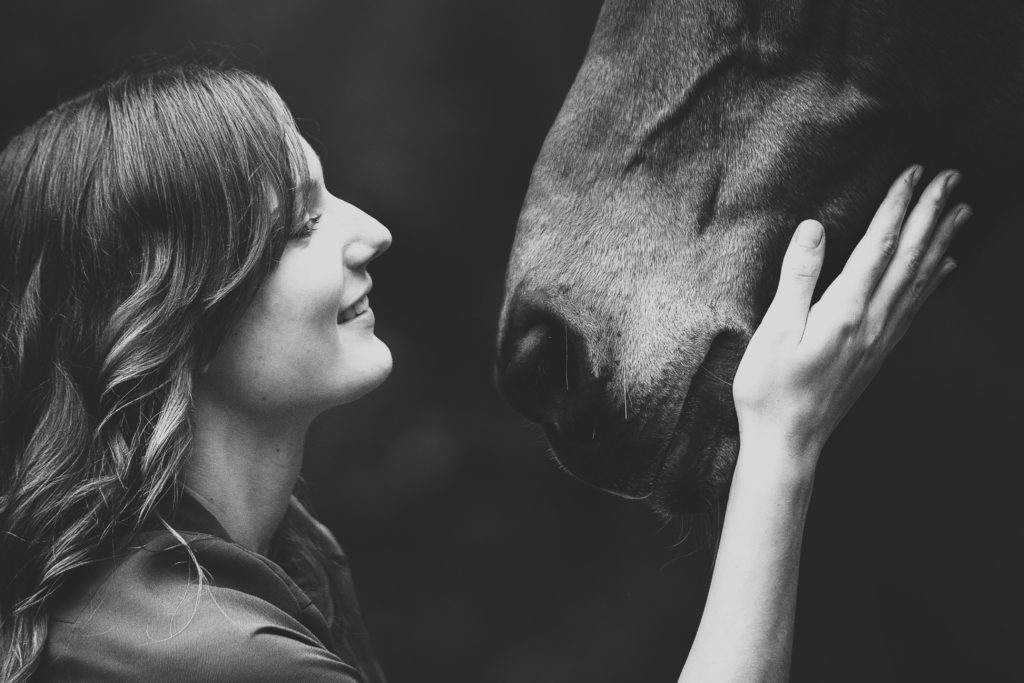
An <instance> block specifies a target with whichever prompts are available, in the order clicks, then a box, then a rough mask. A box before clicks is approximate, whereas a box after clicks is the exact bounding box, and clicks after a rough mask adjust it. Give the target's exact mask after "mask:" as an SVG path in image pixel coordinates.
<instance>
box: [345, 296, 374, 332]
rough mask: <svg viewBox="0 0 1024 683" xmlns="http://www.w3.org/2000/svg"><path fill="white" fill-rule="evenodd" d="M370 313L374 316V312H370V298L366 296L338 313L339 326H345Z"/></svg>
mask: <svg viewBox="0 0 1024 683" xmlns="http://www.w3.org/2000/svg"><path fill="white" fill-rule="evenodd" d="M368 313H369V314H371V315H372V311H370V298H369V297H368V296H367V295H365V294H364V295H363V296H361V297H359V299H358V300H357V301H356V302H355V303H354V304H352V305H351V306H349V307H348V308H343V309H342V310H341V311H339V312H338V324H339V325H343V324H345V323H347V322H349V321H351V320H355V319H356V318H360V317H363V316H365V315H366V314H368Z"/></svg>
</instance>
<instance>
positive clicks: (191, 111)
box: [0, 63, 308, 681]
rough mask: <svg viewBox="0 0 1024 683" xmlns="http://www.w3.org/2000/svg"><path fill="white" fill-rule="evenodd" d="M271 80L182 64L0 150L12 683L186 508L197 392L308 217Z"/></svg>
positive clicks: (299, 160)
mask: <svg viewBox="0 0 1024 683" xmlns="http://www.w3.org/2000/svg"><path fill="white" fill-rule="evenodd" d="M306 180H308V168H307V165H306V161H305V156H304V154H303V152H302V147H301V138H300V136H299V133H298V131H297V129H296V126H295V122H294V120H293V118H292V116H291V114H290V113H289V111H288V109H287V108H286V106H285V105H284V103H283V102H282V101H281V99H280V97H279V96H278V95H277V93H276V92H275V91H274V89H273V88H272V87H271V86H270V85H269V84H267V83H266V82H265V81H263V80H262V79H260V78H258V77H257V76H254V75H252V74H250V73H247V72H245V71H242V70H238V69H235V68H231V67H220V66H210V65H202V64H197V63H189V64H178V65H174V66H164V67H160V68H157V69H151V70H148V71H145V72H140V73H136V74H132V75H127V76H123V77H120V78H118V79H116V80H113V81H111V82H109V83H107V84H105V85H103V86H101V87H99V88H97V89H96V90H93V91H91V92H88V93H86V94H84V95H82V96H80V97H78V98H76V99H74V100H71V101H69V102H66V103H65V104H63V105H61V106H59V107H57V108H56V109H54V110H53V111H50V112H49V113H47V114H46V115H45V116H43V117H42V118H41V119H40V120H39V121H37V122H36V123H34V124H33V125H31V126H30V127H29V128H28V129H26V130H25V131H23V132H22V133H21V134H19V135H18V136H17V137H15V138H14V139H13V140H12V141H11V142H10V144H9V145H8V146H7V147H6V149H4V150H3V152H2V153H0V330H2V338H0V679H2V680H5V681H6V680H15V681H21V680H27V679H28V678H29V677H30V676H31V674H32V672H33V671H34V670H35V668H36V667H37V666H38V662H39V658H40V656H41V653H42V651H43V648H44V646H45V642H46V637H47V622H48V613H47V600H48V599H49V598H50V597H51V596H52V595H53V594H54V593H55V592H56V591H57V590H58V589H59V588H60V587H61V585H62V582H63V581H64V579H65V577H66V576H67V575H68V573H69V572H70V571H72V570H74V569H76V568H78V567H81V566H83V565H85V564H88V563H90V562H92V561H95V560H97V559H99V558H101V557H103V556H104V555H106V556H109V555H110V554H111V552H112V549H113V547H114V544H115V540H116V539H118V538H124V537H125V536H126V535H130V534H131V533H132V532H133V531H135V530H138V529H140V528H141V527H142V525H143V524H145V523H147V522H148V521H150V520H152V519H153V518H154V517H155V515H156V514H157V510H158V507H157V506H158V505H159V504H161V503H162V501H165V500H168V499H169V498H172V497H173V496H174V495H176V492H177V491H179V490H180V486H181V481H180V477H181V473H182V467H183V464H184V460H185V458H186V456H187V454H188V452H189V449H190V444H191V424H190V418H189V414H190V408H191V396H192V377H193V373H194V372H195V371H196V369H197V368H199V367H201V366H202V365H203V364H204V363H205V362H207V361H208V359H209V358H210V357H211V356H212V354H213V353H214V352H215V351H216V348H217V345H218V343H219V341H220V339H221V338H222V337H223V335H224V333H225V331H226V329H227V328H228V326H229V325H230V324H231V323H232V322H233V321H234V320H237V317H238V315H239V314H240V313H241V312H242V311H243V310H244V308H245V307H246V306H247V305H248V304H249V303H250V302H251V300H252V297H253V295H254V294H255V292H256V290H257V289H258V288H259V286H260V285H261V284H262V282H263V281H264V279H265V278H266V276H267V275H268V274H269V273H270V272H271V271H272V269H273V267H274V265H275V263H276V262H277V260H278V259H279V258H280V255H281V253H282V252H283V249H284V246H285V244H286V242H287V239H288V237H289V236H290V234H291V233H292V231H294V230H295V229H297V226H298V225H300V223H301V220H302V216H303V214H304V211H305V207H304V199H303V197H302V195H301V192H300V190H299V188H301V187H303V186H304V184H305V181H306Z"/></svg>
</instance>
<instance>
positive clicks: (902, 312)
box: [887, 256, 956, 348]
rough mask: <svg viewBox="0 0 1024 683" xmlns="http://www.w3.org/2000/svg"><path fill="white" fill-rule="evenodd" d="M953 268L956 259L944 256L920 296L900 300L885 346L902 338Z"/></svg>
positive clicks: (888, 346)
mask: <svg viewBox="0 0 1024 683" xmlns="http://www.w3.org/2000/svg"><path fill="white" fill-rule="evenodd" d="M954 270H956V261H955V260H954V259H953V257H951V256H947V257H945V258H944V259H942V263H941V265H939V267H938V268H937V269H935V272H933V273H932V276H931V278H930V279H929V280H928V282H927V284H926V285H925V286H924V288H923V289H922V291H921V294H920V296H918V297H916V298H914V299H910V298H906V299H904V300H903V301H902V302H901V304H900V307H899V309H898V310H897V311H895V312H894V315H893V317H892V320H893V328H892V330H891V331H890V332H889V334H888V341H887V348H892V347H893V346H895V345H896V343H897V342H898V341H899V340H900V339H902V338H903V335H905V334H906V333H907V330H908V329H910V323H911V322H912V321H913V320H914V316H915V315H917V312H918V311H919V310H921V307H922V306H923V305H924V302H925V301H927V300H928V297H930V296H931V295H932V293H933V292H934V291H935V290H936V289H938V287H939V285H940V284H942V282H943V281H944V280H945V279H946V278H947V277H948V276H949V274H950V273H952V272H953V271H954Z"/></svg>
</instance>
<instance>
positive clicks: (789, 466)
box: [733, 432, 821, 495]
mask: <svg viewBox="0 0 1024 683" xmlns="http://www.w3.org/2000/svg"><path fill="white" fill-rule="evenodd" d="M820 454H821V447H820V446H819V445H818V444H817V442H816V441H814V440H812V439H806V438H795V437H781V436H779V435H778V434H772V435H766V436H759V435H756V434H750V433H746V432H745V433H743V434H741V435H740V452H739V456H738V458H737V460H736V471H735V473H734V474H733V485H734V486H735V485H736V484H737V483H739V484H741V485H744V486H747V487H757V488H764V489H770V490H772V491H776V492H784V491H790V492H792V493H794V494H800V493H801V492H806V493H807V494H808V495H809V493H810V489H811V487H812V486H813V483H814V474H815V472H816V471H817V466H818V457H819V455H820Z"/></svg>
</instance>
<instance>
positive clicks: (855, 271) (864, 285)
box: [832, 166, 922, 308]
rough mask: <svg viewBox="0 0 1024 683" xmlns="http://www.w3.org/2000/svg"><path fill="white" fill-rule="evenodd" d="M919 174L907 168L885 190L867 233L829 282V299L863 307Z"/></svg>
mask: <svg viewBox="0 0 1024 683" xmlns="http://www.w3.org/2000/svg"><path fill="white" fill-rule="evenodd" d="M921 171H922V169H921V167H920V166H911V167H910V168H909V169H907V170H906V171H904V172H903V174H902V175H901V176H900V177H899V178H897V179H896V182H894V183H893V184H892V187H890V188H889V193H888V194H887V195H886V196H885V199H884V200H883V201H882V204H881V205H880V206H879V207H878V211H876V212H875V217H874V218H873V219H872V220H871V224H870V225H869V226H868V229H867V232H865V233H864V237H862V238H861V240H860V242H859V243H858V244H857V246H856V247H855V248H854V250H853V253H852V254H850V258H849V259H848V260H847V261H846V265H845V266H844V267H843V271H842V273H840V274H839V277H837V278H836V280H835V282H833V288H832V289H833V291H834V294H833V296H836V297H839V298H845V299H847V301H848V302H850V303H853V304H854V305H855V306H856V307H858V308H863V307H864V306H866V305H867V301H868V299H869V297H870V296H871V293H872V292H873V291H874V290H875V286H876V285H877V284H878V281H879V279H880V278H881V277H882V274H883V273H884V272H885V269H886V267H888V265H889V260H890V259H891V258H892V256H893V254H894V253H895V251H896V246H897V245H898V244H899V238H900V229H901V228H902V226H903V217H904V216H905V215H906V213H907V207H908V206H909V205H910V200H911V198H912V197H913V196H914V188H915V187H916V186H917V181H918V180H919V179H920V178H921Z"/></svg>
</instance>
